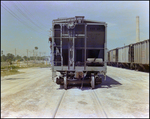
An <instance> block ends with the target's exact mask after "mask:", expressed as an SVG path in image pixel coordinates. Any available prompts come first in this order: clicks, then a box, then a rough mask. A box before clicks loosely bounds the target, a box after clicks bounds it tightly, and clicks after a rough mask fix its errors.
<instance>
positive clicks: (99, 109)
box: [90, 90, 108, 118]
mask: <svg viewBox="0 0 150 119" xmlns="http://www.w3.org/2000/svg"><path fill="white" fill-rule="evenodd" d="M90 94H91V97H92V99H93V101H94V103H95V105H96V112H97V114H98V117H99V118H108V116H107V114H106V111H105V110H104V108H103V105H102V103H101V101H100V99H99V98H98V96H97V93H96V91H95V90H91V91H90Z"/></svg>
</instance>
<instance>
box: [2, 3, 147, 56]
mask: <svg viewBox="0 0 150 119" xmlns="http://www.w3.org/2000/svg"><path fill="white" fill-rule="evenodd" d="M75 16H84V18H85V19H88V20H95V21H102V22H106V23H107V48H108V50H111V49H114V48H117V47H123V46H124V45H128V44H131V43H135V42H136V16H139V25H140V26H139V28H140V41H143V40H146V39H149V1H1V50H3V54H5V55H6V54H7V53H12V54H14V55H15V53H16V55H21V56H25V55H27V50H28V56H33V50H34V52H38V55H40V53H41V56H43V55H46V56H50V47H49V46H50V43H49V42H48V38H49V37H50V36H51V34H50V29H51V28H52V20H53V19H57V18H64V17H65V18H66V17H67V18H69V17H75ZM35 47H38V50H37V51H35Z"/></svg>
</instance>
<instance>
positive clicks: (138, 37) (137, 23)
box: [136, 16, 140, 42]
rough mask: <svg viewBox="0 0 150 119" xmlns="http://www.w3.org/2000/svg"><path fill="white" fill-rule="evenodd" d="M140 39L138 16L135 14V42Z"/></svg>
mask: <svg viewBox="0 0 150 119" xmlns="http://www.w3.org/2000/svg"><path fill="white" fill-rule="evenodd" d="M139 41H140V28H139V16H136V42H139Z"/></svg>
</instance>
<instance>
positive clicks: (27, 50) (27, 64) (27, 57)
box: [27, 49, 28, 66]
mask: <svg viewBox="0 0 150 119" xmlns="http://www.w3.org/2000/svg"><path fill="white" fill-rule="evenodd" d="M27 66H28V49H27Z"/></svg>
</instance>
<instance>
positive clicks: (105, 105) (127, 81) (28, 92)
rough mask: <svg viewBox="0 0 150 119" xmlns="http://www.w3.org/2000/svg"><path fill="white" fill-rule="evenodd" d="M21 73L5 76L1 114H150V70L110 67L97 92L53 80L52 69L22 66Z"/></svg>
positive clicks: (143, 115) (88, 115) (42, 115)
mask: <svg viewBox="0 0 150 119" xmlns="http://www.w3.org/2000/svg"><path fill="white" fill-rule="evenodd" d="M19 71H20V72H24V73H21V74H17V75H9V76H5V77H1V117H18V118H19V117H31V118H32V117H53V116H54V113H55V112H56V107H57V105H58V103H59V100H60V98H61V96H62V94H63V93H64V92H65V95H64V98H63V99H62V102H61V104H60V106H59V108H58V110H57V113H56V115H55V117H87V118H92V117H94V118H95V117H97V118H98V117H103V113H102V110H103V112H105V116H106V117H108V118H109V117H114V118H115V117H120V118H121V117H134V118H139V117H144V118H146V117H149V73H144V72H138V71H134V70H127V69H121V68H114V67H107V80H106V81H103V83H102V84H101V85H97V86H96V88H95V89H94V91H95V92H96V94H97V97H98V100H99V101H100V104H99V105H98V103H96V99H95V98H94V97H93V95H92V90H91V88H90V87H83V89H82V90H81V89H80V88H79V86H74V87H73V86H72V87H69V89H68V90H67V91H65V90H64V89H63V87H60V86H59V85H57V84H56V83H55V82H53V81H52V79H51V69H50V68H28V69H20V70H19Z"/></svg>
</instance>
